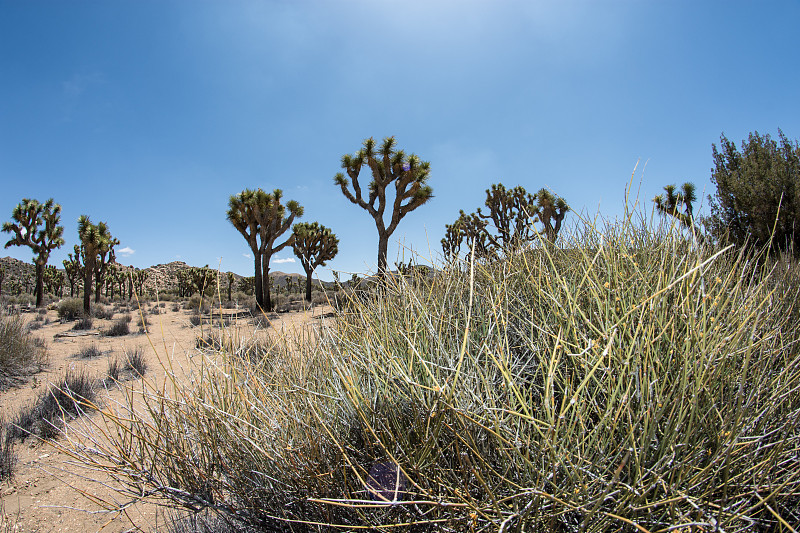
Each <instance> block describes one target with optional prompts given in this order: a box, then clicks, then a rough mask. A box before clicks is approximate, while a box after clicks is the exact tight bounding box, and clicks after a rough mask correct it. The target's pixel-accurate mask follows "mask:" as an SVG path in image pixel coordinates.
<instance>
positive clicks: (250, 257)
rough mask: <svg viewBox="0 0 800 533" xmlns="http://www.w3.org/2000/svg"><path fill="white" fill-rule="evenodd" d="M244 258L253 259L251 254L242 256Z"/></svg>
mask: <svg viewBox="0 0 800 533" xmlns="http://www.w3.org/2000/svg"><path fill="white" fill-rule="evenodd" d="M242 257H246V258H248V259H252V258H253V256H252V255H250V254H242Z"/></svg>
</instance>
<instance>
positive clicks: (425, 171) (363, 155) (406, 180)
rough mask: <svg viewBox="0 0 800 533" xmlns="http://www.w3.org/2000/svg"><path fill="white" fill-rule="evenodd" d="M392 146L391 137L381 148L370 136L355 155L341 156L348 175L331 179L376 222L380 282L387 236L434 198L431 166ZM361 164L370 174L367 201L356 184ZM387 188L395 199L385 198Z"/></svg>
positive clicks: (393, 143) (386, 248)
mask: <svg viewBox="0 0 800 533" xmlns="http://www.w3.org/2000/svg"><path fill="white" fill-rule="evenodd" d="M395 144H396V141H395V138H394V137H387V138H385V139H384V140H383V144H382V145H381V146H380V147H377V146H376V144H375V139H373V138H372V137H370V138H369V139H366V140H365V141H364V144H363V147H362V148H361V149H360V150H359V151H358V152H356V153H355V154H353V155H350V154H346V155H344V156H342V168H343V169H344V170H345V172H346V173H347V176H345V175H344V174H342V173H341V172H340V173H338V174H336V176H335V177H334V182H335V183H336V185H338V186H339V188H340V189H341V190H342V194H344V196H345V198H347V199H348V200H350V201H351V202H352V203H354V204H355V205H357V206H359V207H361V208H362V209H364V210H365V211H367V212H368V213H369V215H370V216H371V217H372V218H373V220H374V221H375V226H376V228H377V229H378V276H379V278H380V279H384V278H385V277H386V265H387V254H388V249H389V237H391V235H392V233H394V230H395V229H397V225H398V224H400V220H402V219H403V217H405V216H406V215H407V214H408V213H410V212H411V211H413V210H415V209H416V208H418V207H419V206H421V205H422V204H424V203H426V202H427V201H428V200H430V199H431V198H433V189H432V188H431V187H430V185H427V182H428V178H429V176H430V163H428V162H427V161H422V160H420V158H419V157H417V156H416V155H415V154H411V155H408V156H407V155H406V154H405V152H403V151H402V150H396V149H395ZM364 165H366V166H367V167H368V169H369V172H370V174H371V180H370V182H369V185H368V186H367V190H368V196H367V197H366V199H365V198H364V194H363V192H362V190H361V183H360V182H359V176H360V174H361V169H362V167H363V166H364ZM348 176H349V179H348ZM389 185H394V199H390V198H388V197H387V194H386V190H387V189H388V188H389ZM350 186H352V189H353V190H352V191H351V190H350ZM390 202H391V208H390V209H391V211H390V218H389V221H388V223H387V221H386V220H385V214H386V208H387V206H389V205H390Z"/></svg>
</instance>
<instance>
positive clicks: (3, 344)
mask: <svg viewBox="0 0 800 533" xmlns="http://www.w3.org/2000/svg"><path fill="white" fill-rule="evenodd" d="M32 323H36V324H38V322H32ZM46 363H47V348H46V346H45V343H44V341H43V340H42V339H40V338H38V337H35V336H33V335H32V334H31V332H30V330H29V329H28V328H27V327H26V326H25V321H24V320H23V319H22V317H21V316H20V315H0V391H4V390H6V389H8V388H9V387H12V386H14V385H18V384H20V383H21V382H22V381H24V380H25V378H26V377H27V376H29V375H31V374H35V373H36V372H39V371H40V370H41V369H42V367H43V366H44V365H45V364H46Z"/></svg>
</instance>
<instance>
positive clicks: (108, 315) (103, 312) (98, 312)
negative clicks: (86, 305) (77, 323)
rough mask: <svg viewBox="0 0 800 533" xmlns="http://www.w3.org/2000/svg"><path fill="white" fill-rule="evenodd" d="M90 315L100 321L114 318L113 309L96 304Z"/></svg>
mask: <svg viewBox="0 0 800 533" xmlns="http://www.w3.org/2000/svg"><path fill="white" fill-rule="evenodd" d="M92 315H93V316H94V317H95V318H99V319H101V320H112V319H113V318H114V308H113V307H111V306H105V305H99V304H98V305H95V306H94V308H93V309H92Z"/></svg>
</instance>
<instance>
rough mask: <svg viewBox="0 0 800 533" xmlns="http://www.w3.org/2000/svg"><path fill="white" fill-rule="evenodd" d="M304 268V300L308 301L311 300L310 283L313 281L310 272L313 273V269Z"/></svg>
mask: <svg viewBox="0 0 800 533" xmlns="http://www.w3.org/2000/svg"><path fill="white" fill-rule="evenodd" d="M304 270H305V271H306V301H307V302H310V301H311V283H312V281H313V280H312V279H311V274H313V272H314V271H313V270H312V269H304Z"/></svg>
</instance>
